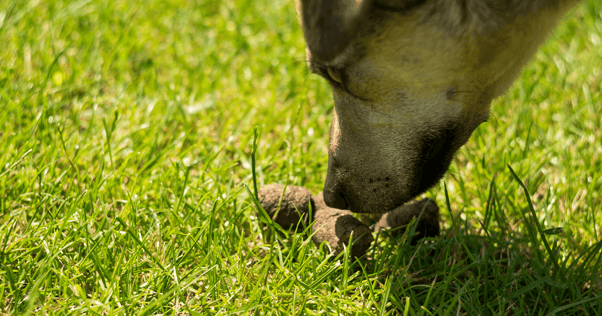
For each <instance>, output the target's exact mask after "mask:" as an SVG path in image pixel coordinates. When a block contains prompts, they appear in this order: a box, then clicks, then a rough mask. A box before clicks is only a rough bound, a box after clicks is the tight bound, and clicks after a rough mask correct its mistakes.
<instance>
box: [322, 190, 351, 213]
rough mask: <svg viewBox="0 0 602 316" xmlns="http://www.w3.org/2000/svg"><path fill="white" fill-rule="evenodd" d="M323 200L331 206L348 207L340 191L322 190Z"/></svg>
mask: <svg viewBox="0 0 602 316" xmlns="http://www.w3.org/2000/svg"><path fill="white" fill-rule="evenodd" d="M324 202H326V205H328V206H329V207H332V208H338V209H341V210H346V209H348V204H347V200H345V196H344V195H343V193H341V192H328V191H326V190H324Z"/></svg>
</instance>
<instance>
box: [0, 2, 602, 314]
mask: <svg viewBox="0 0 602 316" xmlns="http://www.w3.org/2000/svg"><path fill="white" fill-rule="evenodd" d="M192 2H193V1H177V0H173V1H137V2H128V3H126V2H118V1H106V0H97V1H87V0H80V1H73V2H62V1H16V0H0V43H1V48H0V126H1V127H0V152H2V154H1V155H0V216H1V219H0V313H2V314H7V315H17V314H19V315H23V314H49V315H55V314H56V315H58V314H60V315H63V314H82V313H85V314H91V315H96V314H100V315H122V314H128V315H134V314H136V315H137V314H144V315H146V314H195V315H214V314H215V315H217V314H219V315H225V314H230V313H240V314H253V313H255V314H275V315H289V314H309V315H312V314H328V315H329V314H341V315H348V314H364V315H374V314H378V315H398V314H403V315H438V314H445V313H447V314H452V313H453V314H457V315H458V314H459V315H476V314H496V315H507V314H515V315H548V314H555V315H600V314H601V313H602V312H600V310H602V298H601V297H600V292H601V289H602V274H601V273H600V268H599V267H600V265H601V264H602V262H601V261H602V255H601V247H602V242H601V240H602V231H601V230H602V227H601V226H600V223H602V210H601V208H602V206H601V205H602V145H601V144H602V131H601V129H600V126H602V104H601V103H602V94H601V92H600V91H601V90H602V89H601V87H602V80H601V78H602V75H601V69H602V66H601V65H602V44H601V38H602V4H601V3H600V1H597V0H591V1H589V2H588V3H584V4H583V5H581V6H579V7H578V9H577V10H576V11H575V12H573V13H572V14H571V15H569V16H568V18H567V19H565V20H563V21H562V23H560V27H559V29H558V30H557V31H556V32H555V33H554V35H553V36H552V37H551V38H550V40H549V41H547V42H546V45H545V46H544V47H543V48H542V50H541V51H540V52H539V53H538V54H537V56H536V58H535V59H534V61H533V62H532V63H530V64H529V65H528V67H526V68H525V70H524V72H523V74H522V76H521V78H520V80H518V81H517V82H516V83H515V84H514V86H513V87H512V89H511V91H510V92H509V93H508V94H507V96H505V97H502V98H500V99H498V100H496V101H495V102H494V105H493V111H492V118H491V119H490V121H489V122H488V123H486V124H483V125H482V126H480V127H479V128H478V129H477V130H476V131H475V133H474V135H473V136H472V138H471V140H470V141H469V143H468V144H467V145H466V146H465V147H463V148H462V149H461V150H460V151H459V153H458V155H457V157H456V159H455V160H454V162H453V164H452V166H451V168H450V171H449V172H448V174H447V175H446V177H445V178H444V179H443V181H442V182H441V184H440V185H438V186H436V187H435V188H433V189H431V190H430V191H428V192H427V193H426V195H427V196H429V197H432V198H434V199H435V200H436V201H437V203H438V204H439V206H440V207H441V210H442V215H443V220H444V223H443V226H444V231H443V233H442V235H441V236H440V237H438V238H435V239H432V240H430V241H428V242H426V243H422V244H420V245H419V246H417V247H414V246H410V245H409V244H406V243H405V242H404V241H403V239H402V240H391V239H387V238H383V237H382V236H381V237H379V238H378V240H377V242H376V243H375V245H374V247H373V248H372V249H370V258H367V259H364V260H362V261H360V262H353V261H351V260H350V259H349V258H348V257H347V256H342V257H340V258H338V259H333V258H330V257H329V256H328V254H327V253H325V252H324V251H321V249H320V247H317V246H316V245H314V244H313V243H312V242H311V239H310V238H309V236H307V235H305V234H297V235H291V236H285V235H280V234H277V233H274V232H271V231H270V230H267V229H266V228H265V227H264V226H263V225H262V224H261V222H260V221H259V220H258V214H257V212H256V210H255V208H254V206H253V204H252V201H251V199H250V197H249V195H248V194H247V191H246V190H245V187H244V185H245V184H246V185H248V186H249V188H250V189H251V190H253V185H252V177H253V176H252V174H253V172H252V167H251V166H252V157H251V153H252V144H253V130H254V127H255V126H257V127H258V131H259V139H258V148H257V155H256V163H257V167H256V172H257V174H256V175H257V181H258V185H263V184H268V183H289V184H290V185H299V186H305V187H307V188H309V189H310V190H312V191H313V192H314V193H317V192H319V190H321V188H322V185H323V181H324V178H325V174H326V167H327V144H328V143H327V141H328V130H329V122H330V116H331V110H332V99H331V96H330V91H329V88H328V86H327V84H326V83H325V82H324V80H322V79H320V78H318V77H317V76H315V75H310V74H309V72H308V70H307V69H306V65H305V62H304V44H303V37H302V34H301V32H300V29H299V27H298V25H297V22H296V17H295V12H294V5H293V3H292V2H291V1H286V2H282V1H263V0H258V1H244V0H237V1H223V2H218V1H204V0H201V1H196V3H192ZM117 3H122V4H117ZM508 166H510V167H511V169H512V170H513V171H511V169H510V168H509V167H508ZM513 172H515V173H516V177H515V176H514V175H513ZM518 179H520V181H522V182H523V183H524V185H525V189H524V190H523V188H522V187H521V185H520V182H519V181H518ZM446 189H447V193H448V194H447V195H446ZM525 193H528V194H525ZM530 201H532V203H530ZM558 227H562V228H563V230H562V232H559V231H558V230H554V228H558ZM544 241H545V242H544Z"/></svg>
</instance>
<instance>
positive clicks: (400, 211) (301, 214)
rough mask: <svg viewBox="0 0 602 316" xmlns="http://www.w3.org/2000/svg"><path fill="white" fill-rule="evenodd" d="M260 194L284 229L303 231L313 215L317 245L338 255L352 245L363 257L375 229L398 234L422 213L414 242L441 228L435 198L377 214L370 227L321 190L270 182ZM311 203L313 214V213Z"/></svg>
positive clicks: (272, 216)
mask: <svg viewBox="0 0 602 316" xmlns="http://www.w3.org/2000/svg"><path fill="white" fill-rule="evenodd" d="M258 195H259V202H260V203H261V206H262V207H263V209H265V211H266V212H267V213H268V215H269V216H270V217H271V218H272V220H273V221H274V222H276V223H278V224H279V225H280V226H281V227H282V228H284V229H287V230H290V229H294V230H296V231H302V230H303V229H305V227H307V225H309V224H310V222H309V220H310V218H311V221H312V222H313V223H312V229H311V232H312V240H313V241H314V243H316V244H317V245H322V244H323V243H325V244H326V245H327V246H328V247H329V248H330V249H331V250H332V252H333V254H334V255H337V254H339V253H340V252H341V251H343V249H344V248H345V247H348V248H349V247H350V246H351V248H350V249H351V256H352V257H361V256H363V255H364V254H365V253H366V251H367V250H368V249H369V248H370V245H371V244H372V242H373V241H374V238H373V236H372V232H380V231H381V230H386V231H387V234H389V235H390V236H393V237H398V236H399V235H401V234H403V233H404V232H405V231H406V228H407V226H408V225H409V224H410V223H411V222H412V219H414V218H418V217H419V216H420V219H419V220H418V223H417V224H416V230H415V232H416V235H414V236H413V237H412V240H411V243H412V244H416V243H417V242H418V240H419V239H421V238H424V237H434V236H437V235H438V234H439V231H440V228H439V221H440V217H439V207H437V204H435V201H433V200H431V199H422V200H420V201H415V202H410V203H408V204H404V205H402V206H400V207H398V208H396V209H394V210H392V211H390V212H388V213H385V214H383V215H382V216H380V218H378V217H377V221H376V223H375V224H374V225H372V227H368V225H366V224H365V223H363V222H362V221H360V220H359V219H357V218H356V217H355V216H354V213H352V212H350V211H348V210H339V209H334V208H330V207H328V206H327V205H326V203H325V202H324V198H323V196H322V193H321V192H320V194H319V195H317V196H313V197H312V195H311V191H310V190H308V189H306V188H303V187H297V186H287V187H286V191H284V185H281V184H269V185H265V186H263V187H262V188H261V189H260V190H259V192H258ZM310 206H311V210H312V213H313V214H310V210H309V209H310ZM310 215H311V216H310Z"/></svg>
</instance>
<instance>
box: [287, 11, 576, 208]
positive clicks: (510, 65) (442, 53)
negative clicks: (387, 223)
mask: <svg viewBox="0 0 602 316" xmlns="http://www.w3.org/2000/svg"><path fill="white" fill-rule="evenodd" d="M578 2H579V0H297V12H298V15H299V20H300V22H301V25H302V27H303V32H304V34H305V39H306V42H307V47H308V49H307V59H308V64H309V67H310V69H311V71H312V72H315V73H317V74H319V75H321V76H322V77H324V78H326V79H327V80H328V82H329V83H330V86H331V87H332V93H333V95H334V101H335V105H334V117H333V120H332V127H331V130H330V146H329V152H328V174H327V176H326V183H325V185H324V200H325V201H326V204H327V205H329V206H331V207H336V208H341V209H349V210H351V211H353V212H358V213H384V212H387V211H389V210H392V209H394V208H396V207H398V206H400V205H402V204H403V203H406V202H407V201H409V200H410V199H412V198H414V197H415V196H417V195H419V194H421V193H422V192H424V191H425V190H426V189H428V188H429V187H431V186H433V185H434V184H435V183H436V182H437V181H438V180H439V179H440V178H441V177H442V176H443V174H444V173H445V171H446V170H447V168H448V167H449V164H450V162H451V160H452V157H453V155H454V153H455V152H456V150H458V148H460V146H462V145H463V144H464V143H465V142H466V141H467V140H468V138H469V137H470V135H471V134H472V132H473V131H474V129H475V128H476V127H477V126H478V125H479V124H481V123H482V122H483V121H485V120H487V118H488V116H489V107H490V105H491V101H492V99H493V98H495V97H497V96H499V95H501V94H502V93H504V92H505V91H506V90H507V89H508V87H509V86H510V84H511V83H512V81H513V80H514V79H515V78H516V77H517V76H518V74H519V73H520V71H521V68H522V67H523V66H524V65H525V64H526V63H527V61H528V60H529V58H531V56H532V55H533V54H534V53H535V51H536V49H537V47H538V46H539V45H540V44H541V43H542V42H543V41H544V39H545V38H546V36H547V35H548V34H549V33H550V30H552V29H553V28H554V26H555V24H556V22H557V21H558V20H559V18H560V17H562V16H563V14H564V13H565V12H566V11H567V10H568V9H569V8H570V7H571V6H573V5H574V4H576V3H578Z"/></svg>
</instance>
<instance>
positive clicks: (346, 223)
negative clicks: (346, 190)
mask: <svg viewBox="0 0 602 316" xmlns="http://www.w3.org/2000/svg"><path fill="white" fill-rule="evenodd" d="M313 200H314V202H315V205H316V212H315V213H314V214H315V215H314V220H315V222H314V224H313V226H312V232H313V233H314V235H313V237H312V240H313V241H314V243H316V245H320V244H322V243H323V242H326V244H327V245H328V247H330V249H331V250H332V251H333V255H335V256H336V255H338V254H339V253H340V252H342V251H343V249H344V247H347V248H349V246H350V245H351V257H352V258H359V257H361V256H363V255H364V254H365V253H366V251H368V249H369V248H370V245H371V244H372V242H373V241H374V237H372V230H371V229H370V228H369V227H368V226H367V225H366V224H364V223H362V222H361V221H360V220H359V219H357V218H355V217H354V216H353V213H352V212H350V211H347V210H339V209H336V208H330V207H328V206H327V205H326V203H325V202H324V197H323V196H322V192H320V194H319V195H318V196H314V197H313Z"/></svg>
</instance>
